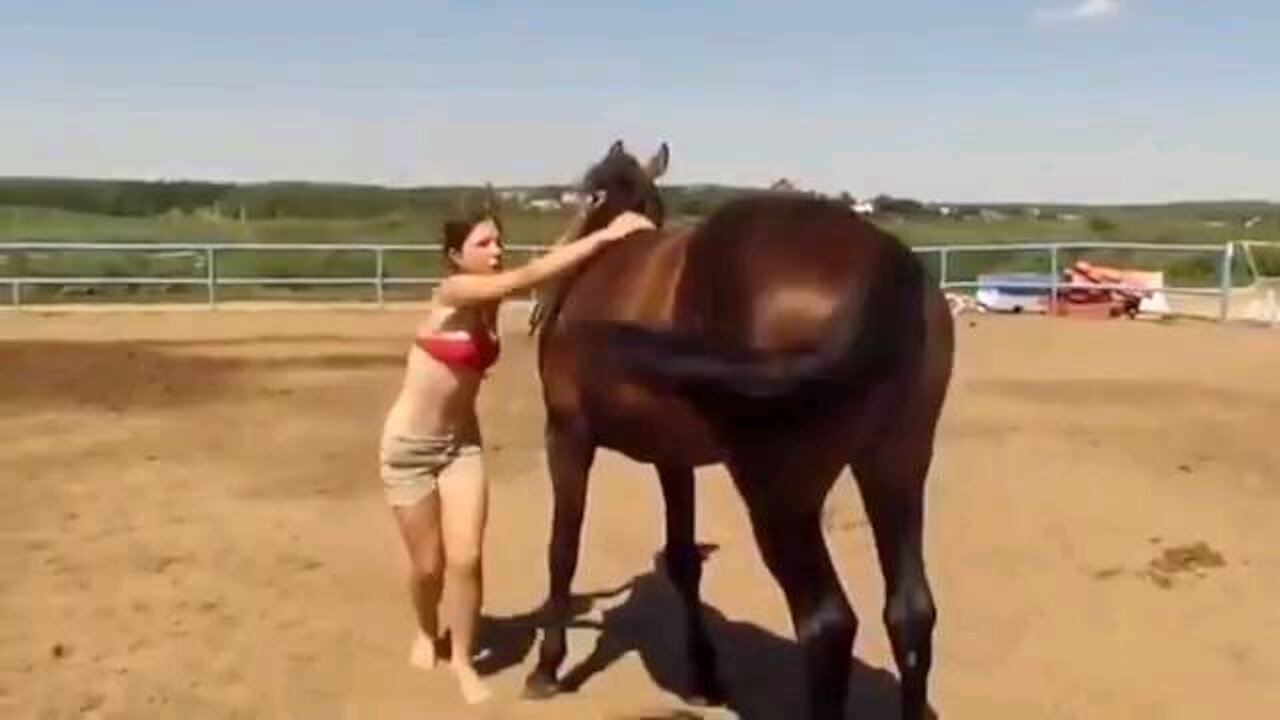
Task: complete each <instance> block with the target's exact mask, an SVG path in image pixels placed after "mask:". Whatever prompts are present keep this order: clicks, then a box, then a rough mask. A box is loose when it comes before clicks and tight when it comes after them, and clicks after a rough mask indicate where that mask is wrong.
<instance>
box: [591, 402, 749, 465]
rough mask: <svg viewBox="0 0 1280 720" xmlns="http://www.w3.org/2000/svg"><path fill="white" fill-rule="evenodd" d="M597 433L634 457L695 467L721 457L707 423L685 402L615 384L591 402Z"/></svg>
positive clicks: (602, 440) (605, 442) (609, 444)
mask: <svg viewBox="0 0 1280 720" xmlns="http://www.w3.org/2000/svg"><path fill="white" fill-rule="evenodd" d="M591 415H592V420H593V425H594V427H595V430H596V437H597V439H598V441H599V443H600V444H601V445H603V446H604V447H607V448H610V449H612V450H616V451H617V452H620V453H622V454H623V455H626V456H627V457H629V458H631V459H632V460H636V461H638V462H647V463H657V464H668V465H682V466H689V467H698V466H701V465H711V464H715V463H719V462H722V461H723V458H724V455H723V452H722V451H721V449H720V448H719V447H718V446H717V443H716V441H715V438H714V435H713V434H712V431H711V426H710V425H708V424H707V423H706V421H705V420H703V419H702V418H701V417H700V416H699V415H697V414H696V413H694V412H693V410H692V409H691V408H690V407H689V405H688V404H687V403H685V402H683V401H681V400H679V399H676V398H672V397H669V396H659V395H655V394H653V393H651V392H649V391H646V390H644V389H641V388H639V387H637V386H634V385H626V384H618V385H614V386H612V387H610V388H609V390H607V391H605V392H604V393H603V394H602V396H601V397H598V398H596V399H595V402H593V403H592V408H591Z"/></svg>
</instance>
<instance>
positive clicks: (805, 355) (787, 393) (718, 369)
mask: <svg viewBox="0 0 1280 720" xmlns="http://www.w3.org/2000/svg"><path fill="white" fill-rule="evenodd" d="M888 254H889V256H888V257H887V258H886V260H887V263H886V267H885V268H884V272H882V273H880V274H879V276H878V277H877V279H876V280H875V281H873V282H872V283H871V284H870V285H869V286H867V289H866V291H865V292H858V293H852V292H851V293H850V295H849V296H848V297H846V298H844V300H843V302H842V303H840V305H839V306H838V307H837V310H836V312H835V313H833V315H832V319H831V322H830V325H829V328H828V330H827V333H826V334H825V335H824V337H823V339H822V340H821V342H820V343H819V344H818V345H817V346H816V347H814V348H813V349H811V350H806V351H802V352H789V353H775V352H767V351H762V350H756V349H750V348H726V347H723V346H720V345H716V344H713V343H711V342H710V341H708V340H706V339H704V338H701V337H696V336H692V335H689V334H684V333H680V332H678V331H672V330H662V329H656V328H651V327H647V326H642V325H638V324H633V323H602V324H601V326H600V327H598V330H599V331H600V332H601V333H602V334H603V337H604V343H603V347H604V351H605V352H606V353H608V355H609V356H610V358H611V359H612V360H613V361H615V362H617V363H619V365H620V366H621V368H622V369H623V371H624V372H625V373H626V374H627V375H628V376H629V377H631V378H634V379H636V380H638V381H640V382H642V383H645V384H648V385H653V386H659V387H665V388H667V389H668V390H672V391H674V392H676V393H678V394H681V395H684V396H685V397H687V398H689V399H690V400H692V401H694V402H695V404H698V405H700V406H702V407H703V408H704V409H718V410H723V411H727V412H729V413H731V414H733V415H734V416H735V417H741V416H742V415H743V414H744V413H745V414H748V415H751V416H754V417H756V418H757V419H769V418H773V419H782V418H785V417H788V416H790V415H791V413H792V412H793V411H803V412H808V411H814V410H820V409H821V408H822V407H824V406H830V405H833V404H839V403H842V402H847V401H848V400H849V399H850V397H851V396H854V395H856V394H858V393H859V392H860V391H862V390H864V389H865V388H866V387H867V386H868V385H869V384H870V381H871V380H872V379H873V378H874V377H875V376H876V375H877V374H878V373H879V372H880V371H882V370H885V369H887V368H889V367H890V366H892V365H893V364H894V363H896V362H898V361H900V360H901V359H902V358H903V357H904V355H903V353H904V352H906V351H908V349H909V348H910V347H911V346H912V343H913V342H916V341H918V340H919V339H920V338H921V337H922V334H923V331H924V306H925V292H926V288H925V283H926V278H925V271H924V268H923V267H922V266H921V264H920V262H919V260H918V259H917V258H916V257H915V254H914V253H913V252H912V251H911V250H910V249H909V248H906V247H903V246H901V245H898V244H897V243H894V244H893V245H892V249H891V250H889V253H888Z"/></svg>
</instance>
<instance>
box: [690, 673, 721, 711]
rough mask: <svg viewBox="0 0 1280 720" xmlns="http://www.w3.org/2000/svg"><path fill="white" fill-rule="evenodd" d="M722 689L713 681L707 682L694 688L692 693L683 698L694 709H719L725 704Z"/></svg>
mask: <svg viewBox="0 0 1280 720" xmlns="http://www.w3.org/2000/svg"><path fill="white" fill-rule="evenodd" d="M725 700H726V698H725V694H724V688H722V687H720V683H719V682H716V681H715V680H707V681H704V682H702V683H699V685H698V686H697V687H696V688H694V690H693V692H692V693H690V694H689V696H688V697H687V698H685V702H687V703H689V704H690V705H693V706H694V707H706V708H710V707H720V706H723V705H724V704H725Z"/></svg>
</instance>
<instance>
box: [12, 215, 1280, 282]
mask: <svg viewBox="0 0 1280 720" xmlns="http://www.w3.org/2000/svg"><path fill="white" fill-rule="evenodd" d="M1260 207H1261V208H1262V210H1260V209H1259V208H1260ZM1267 207H1269V206H1257V205H1242V206H1239V207H1236V206H1232V205H1188V206H1182V205H1178V206H1157V207H1129V208H1125V207H1099V208H1094V209H1082V208H1069V209H1066V208H1064V209H1060V210H1054V213H1055V215H1057V214H1061V213H1068V211H1069V213H1070V215H1071V216H1072V219H1060V218H1057V217H1055V219H1037V218H1032V217H1029V216H1028V215H1027V213H1026V212H1025V209H1021V208H1004V209H1002V212H1004V213H1006V214H1005V216H1004V217H1003V218H1001V219H993V220H988V219H981V218H975V217H969V218H965V219H954V218H945V217H937V216H926V217H910V216H907V217H902V216H889V217H876V218H875V219H874V222H876V223H877V224H879V225H881V226H882V227H884V228H885V229H887V230H889V231H890V232H893V233H895V234H897V235H898V236H900V237H902V238H903V239H904V240H905V241H906V242H908V243H910V244H912V245H915V246H921V245H947V246H963V245H970V244H979V243H981V244H988V243H997V244H1004V243H1007V244H1013V243H1024V242H1108V243H1110V242H1115V243H1121V242H1144V243H1162V244H1169V245H1170V246H1176V245H1178V244H1186V243H1196V244H1201V243H1210V244H1216V243H1224V242H1228V241H1232V240H1240V239H1255V240H1270V241H1280V210H1277V211H1274V212H1273V213H1271V214H1267V213H1266V212H1265V208H1267ZM441 212H442V210H441V209H440V208H426V209H424V210H422V211H420V212H412V213H410V212H395V213H390V214H386V215H382V216H377V217H371V218H360V219H316V218H274V219H251V220H246V221H239V220H234V219H228V218H216V217H211V216H209V215H203V214H187V213H179V212H171V213H167V214H164V215H160V216H154V217H120V216H112V215H103V214H91V213H81V212H71V211H67V210H60V209H54V208H37V207H0V243H5V242H11V243H12V242H103V243H115V242H141V243H160V242H170V243H191V244H203V243H214V242H216V243H233V244H238V243H268V244H279V245H288V244H296V243H318V244H330V243H368V244H403V245H419V246H424V249H425V248H427V247H430V246H433V245H435V244H437V243H438V234H437V233H438V228H439V226H440V222H441V220H442V216H441ZM1258 212H1262V213H1263V214H1261V215H1254V213H1258ZM1251 215H1252V216H1253V217H1258V218H1260V219H1259V220H1255V221H1254V222H1253V224H1252V225H1251V226H1249V227H1247V228H1246V227H1245V226H1244V219H1243V218H1245V217H1248V216H1251ZM567 219H568V217H567V213H565V212H538V211H529V210H509V211H506V212H505V213H504V221H505V224H506V229H507V238H508V242H509V243H510V244H514V245H535V246H536V245H543V244H545V243H547V242H549V241H550V240H552V239H553V238H554V237H555V236H556V234H557V233H558V232H559V231H560V229H561V228H562V227H563V226H564V224H565V222H566V221H567ZM695 219H696V218H694V217H690V216H683V217H676V218H673V220H672V222H673V223H676V224H680V223H688V222H691V221H693V220H695ZM1080 256H1084V257H1087V258H1089V259H1091V260H1093V261H1096V262H1103V263H1116V264H1121V265H1128V266H1132V267H1143V268H1156V269H1160V270H1163V271H1164V272H1165V273H1166V276H1167V282H1168V283H1170V284H1176V285H1182V286H1190V287H1213V286H1216V285H1217V283H1218V275H1219V263H1220V261H1219V259H1218V258H1217V257H1215V256H1214V255H1212V254H1207V253H1166V252H1142V253H1137V252H1132V251H1119V250H1117V251H1106V250H1090V251H1088V252H1087V253H1083V254H1079V253H1077V254H1071V255H1066V254H1064V255H1063V256H1062V257H1061V258H1060V263H1059V265H1060V267H1061V266H1064V265H1065V264H1066V263H1069V262H1071V261H1072V260H1074V259H1076V258H1077V257H1080ZM521 259H522V258H520V257H518V256H517V257H516V258H514V260H515V261H517V262H518V261H520V260H521ZM385 261H386V266H385V268H384V273H385V276H386V277H388V278H407V277H433V276H438V275H440V274H441V273H442V267H441V264H440V258H439V256H438V254H437V253H435V252H403V253H397V252H392V253H388V254H387V255H386V258H385ZM1260 261H1261V262H1262V263H1263V265H1264V269H1265V270H1267V271H1268V272H1271V273H1276V274H1280V253H1275V254H1270V255H1267V254H1264V255H1263V256H1262V257H1261V258H1260ZM216 262H217V273H218V275H219V276H220V277H263V276H276V277H286V278H287V277H324V278H338V277H368V278H372V277H374V275H375V273H376V264H375V258H374V256H373V255H372V254H371V253H355V252H342V251H334V252H313V251H308V252H304V251H298V252H290V251H287V250H273V251H270V252H259V251H240V252H237V251H230V252H222V253H220V254H219V257H218V258H217V261H216ZM928 262H929V265H930V269H931V272H934V273H935V275H936V274H937V273H938V270H939V268H938V263H937V260H936V258H931V259H929V261H928ZM1019 270H1022V271H1038V272H1048V271H1049V270H1050V267H1049V262H1048V258H1047V256H1046V255H1045V254H1043V253H1036V254H1028V253H1018V252H1009V253H982V254H976V253H972V254H970V253H964V254H954V255H953V256H952V257H951V258H950V262H949V265H948V274H947V277H948V279H950V280H953V281H954V280H973V279H975V278H976V276H977V275H978V274H979V273H983V272H998V271H1006V272H1007V271H1019ZM206 273H207V267H206V265H205V258H204V256H203V255H202V254H188V255H183V254H174V253H160V252H157V253H149V252H129V253H121V252H87V251H75V252H64V251H58V252H46V251H12V250H11V251H7V252H6V251H4V250H3V249H0V278H4V277H15V276H35V277H50V278H54V277H74V276H81V277H84V276H90V275H95V276H107V277H140V276H145V277H161V278H165V277H168V278H203V277H205V275H206ZM1233 274H1234V278H1233V280H1234V282H1235V283H1236V284H1246V283H1248V282H1250V281H1251V277H1250V276H1249V273H1248V269H1247V266H1246V265H1245V263H1244V261H1243V260H1242V259H1241V260H1239V261H1238V262H1237V263H1236V267H1235V268H1233ZM86 292H88V291H87V290H86V289H84V288H79V289H77V288H70V289H67V288H63V287H59V286H42V287H28V288H26V289H24V291H23V300H24V302H44V301H50V300H56V299H59V298H65V297H68V296H75V297H78V296H81V295H83V294H84V293H86ZM203 292H204V291H203V289H202V288H184V287H177V286H173V287H159V288H157V287H152V288H144V287H114V288H94V289H93V294H95V295H100V296H101V295H106V296H112V295H116V296H129V297H132V298H135V299H139V300H146V299H148V298H160V299H163V300H174V299H182V298H183V297H185V296H190V297H192V298H196V297H199V296H202V295H203ZM373 292H374V291H373V289H372V288H371V287H362V288H330V287H326V288H315V287H301V286H298V287H292V288H290V287H275V288H271V289H269V290H267V289H264V288H261V287H253V286H248V287H241V288H235V289H232V290H229V291H228V292H226V293H224V294H223V297H225V298H226V299H234V298H236V297H271V296H280V295H286V296H288V297H298V296H304V297H316V298H322V299H334V298H352V297H365V298H369V297H372V296H373ZM414 293H421V290H419V289H412V288H403V287H402V288H397V289H395V290H394V291H393V292H392V296H396V295H413V294H414Z"/></svg>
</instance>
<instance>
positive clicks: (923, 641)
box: [526, 142, 953, 719]
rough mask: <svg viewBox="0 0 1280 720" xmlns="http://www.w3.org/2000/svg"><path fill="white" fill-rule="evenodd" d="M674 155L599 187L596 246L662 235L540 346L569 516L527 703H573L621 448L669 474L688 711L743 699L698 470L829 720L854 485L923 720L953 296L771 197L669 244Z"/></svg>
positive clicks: (619, 158) (855, 220) (564, 293)
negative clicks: (601, 239) (572, 673)
mask: <svg viewBox="0 0 1280 720" xmlns="http://www.w3.org/2000/svg"><path fill="white" fill-rule="evenodd" d="M668 159H669V152H668V149H667V146H666V145H665V144H663V146H662V148H661V149H660V150H659V151H658V153H657V154H656V155H655V156H654V157H653V158H652V159H650V160H649V161H648V162H647V163H645V164H643V165H642V164H641V163H640V162H638V161H637V160H636V159H635V158H634V157H632V156H631V155H630V154H628V153H627V151H626V150H625V149H624V148H623V145H622V143H621V142H617V143H615V144H614V145H613V147H612V148H610V150H609V151H608V153H607V154H606V155H605V157H604V158H603V159H602V160H600V161H599V162H598V163H596V164H595V165H594V166H593V167H592V168H591V169H590V171H589V172H588V173H587V175H586V178H585V183H584V189H585V190H587V191H589V192H595V191H604V192H605V193H606V195H605V201H604V203H603V204H602V205H601V206H600V207H599V208H597V210H596V211H595V212H594V213H593V214H592V216H591V217H589V218H588V220H587V222H586V223H585V225H584V227H583V231H582V232H583V233H584V234H585V233H588V232H590V231H592V230H593V229H595V228H598V227H601V226H603V225H604V224H606V223H607V222H608V221H609V220H610V219H612V218H613V217H614V216H616V215H617V214H618V213H620V212H622V211H624V210H633V211H638V212H642V213H645V214H646V215H648V216H649V217H650V218H652V219H653V220H654V221H655V224H656V225H658V227H659V230H657V231H643V232H639V233H636V234H635V235H634V236H632V237H629V238H626V239H624V240H622V241H619V242H617V243H615V244H613V245H611V246H610V247H609V248H607V249H605V250H603V251H602V252H601V253H600V255H598V256H597V257H596V258H594V259H592V260H591V261H589V262H588V263H587V264H586V265H585V266H584V267H583V268H582V269H581V270H580V271H578V272H577V273H576V274H574V275H573V276H571V277H568V278H566V279H565V280H563V281H561V282H560V284H559V286H558V287H557V288H555V290H554V291H553V297H552V298H551V300H550V302H549V303H548V305H547V306H546V307H545V308H544V309H545V310H546V312H545V313H544V314H543V315H542V316H541V317H540V319H539V327H538V328H536V329H537V330H538V331H539V338H538V371H539V375H540V378H541V381H542V389H543V397H544V402H545V404H546V411H547V425H546V447H547V457H548V464H549V472H550V476H551V482H552V484H553V495H554V502H555V507H554V520H553V522H552V529H551V538H550V542H549V547H548V565H549V574H550V589H549V595H548V600H547V604H546V609H547V612H548V617H549V620H548V624H547V627H546V628H545V629H544V631H543V637H542V642H541V645H540V648H539V654H538V661H537V666H536V668H535V669H534V671H533V672H532V674H531V675H530V676H529V677H528V679H527V681H526V695H527V696H528V697H533V698H540V697H547V696H549V695H551V694H554V693H555V692H557V691H558V690H559V689H560V688H559V686H558V684H557V681H558V677H557V675H558V673H559V671H560V666H561V665H562V663H563V661H564V658H565V654H566V645H565V643H566V640H565V627H566V623H567V621H568V612H569V610H568V608H569V600H570V586H571V584H572V581H573V576H574V573H575V570H576V567H577V562H578V552H579V539H580V534H581V529H582V522H583V513H584V511H585V501H586V494H587V482H588V476H589V473H590V469H591V466H592V462H593V459H594V457H595V453H596V450H597V448H600V447H605V448H610V449H613V450H616V451H618V452H620V453H622V454H624V455H626V456H627V457H629V458H631V459H633V460H636V461H639V462H644V463H650V464H653V465H654V466H655V467H656V469H657V475H658V479H659V482H660V484H661V488H662V494H663V498H664V502H665V513H666V515H665V520H666V546H665V548H664V550H663V554H664V558H665V564H666V571H667V574H668V576H669V577H670V578H671V580H672V582H673V584H674V585H675V586H676V588H677V590H678V591H679V594H680V596H681V598H682V601H683V605H684V607H685V611H686V613H685V618H686V642H687V652H688V658H689V667H690V674H691V677H690V684H691V688H690V692H689V693H688V695H687V697H688V698H689V699H690V700H691V701H694V702H699V701H703V702H719V701H720V700H722V699H723V698H722V690H721V687H720V683H719V680H718V673H717V669H716V665H717V659H716V653H715V651H714V649H713V646H712V643H711V641H710V639H709V638H708V636H707V632H706V629H705V627H704V625H703V621H702V618H701V613H700V609H701V600H700V596H699V584H700V579H701V574H702V558H701V557H700V555H699V552H698V549H697V545H696V544H695V531H694V517H695V512H694V497H695V495H694V487H693V482H694V468H697V467H701V466H705V465H711V464H724V465H725V466H727V468H728V470H729V472H730V474H731V475H732V477H733V482H734V484H735V487H736V489H737V491H738V493H739V494H740V496H741V497H742V499H743V501H744V503H745V506H746V510H747V512H748V516H749V518H750V521H751V525H752V528H753V533H754V536H755V540H756V543H757V546H758V548H759V551H760V554H761V556H762V558H763V560H764V563H765V565H766V566H767V567H768V570H769V572H770V573H771V575H772V577H773V578H774V579H775V580H776V581H777V583H778V584H779V585H780V586H781V589H782V592H783V593H784V595H785V596H786V601H787V606H788V608H789V611H790V614H791V618H792V622H793V627H794V632H795V635H796V638H797V640H798V642H799V644H800V647H801V651H802V656H803V660H804V668H805V677H806V683H807V687H808V699H809V713H810V716H811V717H814V718H836V717H843V713H844V704H845V698H846V695H847V691H848V682H849V674H850V668H851V665H852V657H851V653H852V645H853V641H854V636H855V634H856V631H857V625H858V622H857V617H856V615H855V614H854V611H853V609H852V608H851V606H850V604H849V602H848V601H847V599H846V597H845V595H844V593H843V591H842V590H841V586H840V582H839V579H838V577H837V575H836V571H835V569H834V567H833V565H832V561H831V558H830V555H829V553H828V550H827V546H826V544H825V541H824V538H823V531H822V526H821V516H822V510H823V505H824V502H825V499H826V497H827V494H828V492H829V490H830V489H831V487H832V485H833V483H834V481H835V479H836V477H837V476H838V475H839V474H840V472H841V471H842V470H843V469H844V468H846V467H847V468H849V469H850V470H851V472H852V474H853V476H854V477H855V478H856V480H857V483H858V487H859V490H860V492H861V497H862V500H863V504H864V507H865V510H866V513H867V516H868V519H869V521H870V523H871V526H872V530H873V533H874V536H875V542H876V547H877V554H878V558H879V562H880V566H881V569H882V573H883V576H884V581H885V583H886V598H887V600H886V603H885V607H884V612H883V620H884V622H885V623H886V627H887V631H888V634H889V637H890V639H891V643H892V646H893V654H894V658H895V662H896V664H897V666H898V671H899V675H900V678H901V706H902V716H903V717H904V718H910V719H915V718H922V717H924V713H925V709H926V707H927V685H928V676H929V671H930V667H931V665H932V638H933V628H934V623H935V620H936V610H935V606H934V601H933V597H932V593H931V591H930V587H929V581H928V579H927V578H926V572H925V561H924V556H923V547H922V546H923V539H922V535H923V526H924V491H925V477H926V475H927V474H928V471H929V467H930V463H931V460H932V456H933V445H934V435H935V428H936V425H937V422H938V419H939V416H940V414H941V411H942V407H943V404H944V400H945V396H946V394H947V387H948V385H949V383H950V377H951V370H952V354H953V329H952V318H951V314H950V311H949V309H948V306H947V303H946V300H945V298H944V296H943V295H942V293H941V292H940V291H939V290H938V288H937V287H936V286H935V285H934V284H933V283H932V282H931V281H930V280H929V278H928V276H927V274H926V273H925V271H924V269H923V267H922V266H921V264H920V263H919V261H918V259H917V258H916V257H915V255H914V254H913V253H912V252H911V250H910V249H909V248H907V247H906V246H904V245H903V244H902V243H900V242H899V241H898V240H897V239H896V238H894V237H893V236H892V235H890V234H888V233H886V232H884V231H882V230H880V229H878V228H877V227H876V226H874V225H872V224H870V223H868V222H866V221H864V220H863V219H861V218H859V217H858V216H856V215H855V214H854V213H852V212H851V211H850V210H849V208H848V207H846V206H843V205H840V204H836V203H834V202H829V201H827V200H823V199H819V198H814V197H811V196H806V195H802V194H796V193H788V194H782V193H760V194H758V195H749V196H746V197H744V198H741V199H737V200H732V201H729V202H728V203H726V204H724V205H722V206H721V207H720V209H718V210H716V211H715V212H714V213H712V214H711V215H710V216H709V217H707V218H706V219H705V220H704V221H703V222H701V223H699V224H697V225H696V226H693V227H690V228H686V229H682V230H670V229H663V228H664V220H665V217H664V215H665V212H664V206H663V202H662V198H661V195H660V193H659V191H658V189H657V186H656V184H655V181H656V179H657V178H658V177H659V176H660V175H661V174H662V173H663V172H664V171H665V170H666V167H667V164H668Z"/></svg>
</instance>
